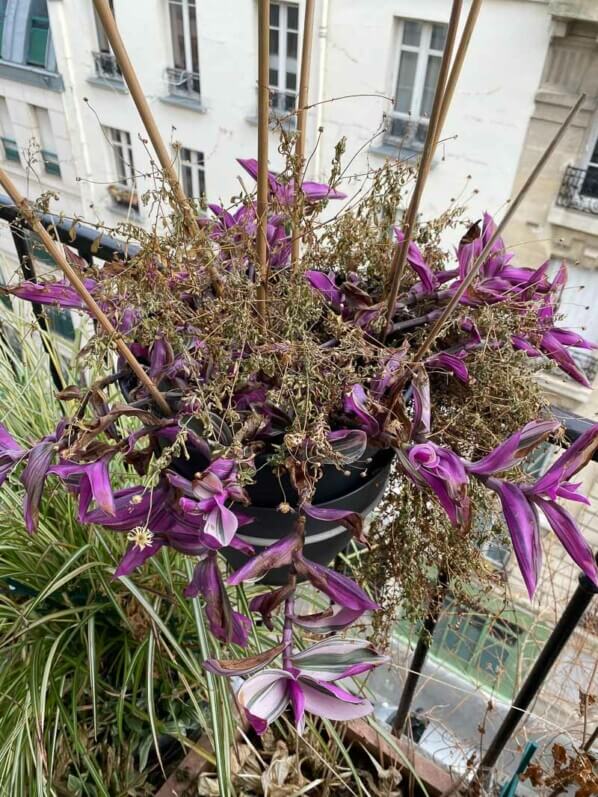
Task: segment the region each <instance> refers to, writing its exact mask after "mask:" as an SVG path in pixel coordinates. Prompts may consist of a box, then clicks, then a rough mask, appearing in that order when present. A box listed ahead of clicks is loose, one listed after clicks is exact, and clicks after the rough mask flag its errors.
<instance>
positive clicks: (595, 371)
mask: <svg viewBox="0 0 598 797" xmlns="http://www.w3.org/2000/svg"><path fill="white" fill-rule="evenodd" d="M571 354H572V356H573V359H574V360H575V362H576V363H577V365H578V366H579V368H580V369H581V370H582V371H583V372H584V374H585V375H586V376H587V378H588V381H589V382H591V383H593V382H594V380H595V379H596V376H598V357H596V355H595V354H594V352H592V351H588V350H587V349H573V351H572V352H571Z"/></svg>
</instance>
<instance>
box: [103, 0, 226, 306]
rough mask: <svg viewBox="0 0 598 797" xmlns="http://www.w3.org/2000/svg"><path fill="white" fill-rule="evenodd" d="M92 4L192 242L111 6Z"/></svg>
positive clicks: (216, 286) (188, 211)
mask: <svg viewBox="0 0 598 797" xmlns="http://www.w3.org/2000/svg"><path fill="white" fill-rule="evenodd" d="M93 4H94V7H95V10H96V12H97V15H98V17H99V19H100V22H101V23H102V26H103V28H104V32H105V33H106V37H107V39H108V41H109V42H110V46H111V47H112V50H113V52H114V56H115V58H116V60H117V62H118V66H119V67H120V71H121V72H122V76H123V78H124V81H125V83H126V84H127V87H128V89H129V91H130V92H131V97H132V98H133V102H134V103H135V106H136V107H137V111H138V113H139V116H140V117H141V121H142V122H143V126H144V127H145V129H146V131H147V134H148V136H149V139H150V141H151V142H152V146H153V148H154V150H155V152H156V155H157V156H158V161H159V162H160V166H161V167H162V170H163V171H164V176H165V177H166V180H167V182H168V184H169V186H170V190H171V191H172V194H173V196H174V199H175V201H176V203H177V205H178V207H179V208H180V210H181V212H182V214H183V221H184V225H185V230H186V232H187V235H189V237H190V238H191V239H193V238H195V237H196V235H197V233H198V231H199V228H198V226H197V221H196V219H195V213H194V211H193V208H192V206H191V203H190V202H189V199H188V197H187V195H186V194H185V191H184V190H183V187H182V185H181V183H180V181H179V178H178V176H177V173H176V170H175V168H174V164H173V159H172V158H171V156H170V153H169V151H168V148H167V146H166V144H165V143H164V140H163V138H162V136H161V135H160V131H159V130H158V125H157V124H156V120H155V119H154V116H153V114H152V112H151V109H150V107H149V103H148V101H147V99H146V98H145V94H144V93H143V89H142V87H141V83H140V82H139V78H138V77H137V73H136V72H135V69H134V67H133V64H132V63H131V59H130V58H129V54H128V53H127V50H126V47H125V43H124V42H123V40H122V36H121V35H120V32H119V30H118V27H117V25H116V20H115V19H114V14H113V13H112V10H111V8H110V3H109V2H108V0H93ZM207 270H208V274H209V276H210V282H211V285H212V289H213V290H214V293H215V294H216V295H217V296H222V295H223V288H222V280H221V279H220V276H219V274H218V272H217V270H216V268H215V266H214V264H213V263H211V262H209V263H208V265H207Z"/></svg>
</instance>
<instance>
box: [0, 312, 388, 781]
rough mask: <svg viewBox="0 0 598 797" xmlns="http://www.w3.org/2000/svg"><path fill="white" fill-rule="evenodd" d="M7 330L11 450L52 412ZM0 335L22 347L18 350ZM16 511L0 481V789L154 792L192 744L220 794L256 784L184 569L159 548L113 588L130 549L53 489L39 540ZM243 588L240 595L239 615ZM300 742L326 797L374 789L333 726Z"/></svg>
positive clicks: (1, 347) (281, 726) (282, 725)
mask: <svg viewBox="0 0 598 797" xmlns="http://www.w3.org/2000/svg"><path fill="white" fill-rule="evenodd" d="M2 329H3V337H4V340H3V341H2V342H1V343H0V422H1V423H2V424H4V425H5V426H6V427H7V428H8V429H9V430H10V432H11V434H12V435H13V436H14V437H15V438H16V439H18V440H19V441H22V442H27V441H29V440H32V439H39V438H40V437H42V436H43V435H45V434H47V433H48V430H50V429H51V428H52V419H53V418H55V417H56V413H57V412H58V411H59V407H58V402H57V401H56V399H55V398H54V391H53V388H52V385H51V383H50V380H49V373H48V360H47V356H46V354H45V353H44V352H43V350H42V349H41V347H40V346H39V339H38V338H37V335H35V336H32V334H31V328H30V327H29V326H28V325H27V324H26V323H25V322H24V321H23V320H22V319H18V318H17V317H16V316H14V315H13V314H9V313H8V312H7V311H5V310H3V311H2ZM5 339H10V341H11V342H12V344H13V346H14V345H15V343H16V342H17V341H18V344H19V345H18V347H17V348H18V349H19V350H20V351H19V352H18V354H15V351H14V350H13V349H12V348H11V347H10V346H9V345H7V344H6V342H5ZM22 501H23V487H22V485H21V484H20V482H19V480H18V478H16V477H14V476H13V477H10V478H9V481H8V482H7V483H6V484H5V485H4V488H3V490H2V491H0V784H1V786H0V794H1V795H4V794H6V795H9V794H10V795H11V797H13V796H14V797H25V796H27V797H28V795H32V794H37V795H57V796H58V797H60V796H61V795H69V796H70V795H93V797H96V796H97V797H111V796H112V795H125V794H126V795H135V796H137V795H146V794H154V793H155V790H156V786H157V784H159V783H160V782H161V781H162V780H163V779H164V774H163V771H165V772H168V771H169V770H170V769H172V767H173V765H174V762H176V761H179V760H180V759H181V758H182V756H183V755H184V754H185V753H186V752H187V751H189V750H199V748H198V746H197V744H196V742H197V739H198V738H199V736H201V735H202V734H207V735H208V737H209V738H210V741H211V743H212V745H213V749H214V753H213V755H210V756H209V759H210V763H211V764H213V765H214V767H216V765H217V769H218V774H217V775H214V776H205V777H204V780H206V778H207V780H209V781H211V782H212V783H216V784H219V785H218V788H220V789H221V791H220V793H221V794H227V793H229V791H226V789H228V788H229V787H230V788H233V787H232V786H231V784H232V783H233V781H234V782H236V783H237V784H240V783H245V782H247V783H249V782H250V781H251V778H252V777H253V778H255V773H256V767H257V768H258V769H259V767H262V770H263V772H266V773H267V772H268V771H269V767H270V764H271V759H270V758H269V756H268V755H266V756H265V758H264V757H263V755H262V754H261V753H260V752H259V751H258V750H256V749H255V748H254V747H253V744H252V743H251V742H250V741H249V740H248V739H242V740H241V747H237V746H236V742H235V739H236V738H238V737H237V736H236V734H237V733H238V729H239V719H238V715H237V713H236V709H235V706H234V701H233V700H232V699H231V692H230V688H229V682H228V680H227V679H221V678H217V677H215V676H214V675H212V674H211V673H209V672H206V670H204V669H203V667H202V665H201V662H202V661H204V660H205V659H206V658H208V657H210V656H218V655H219V653H220V651H219V644H218V642H217V641H216V640H214V639H213V638H212V637H211V636H210V635H209V634H207V633H206V628H205V627H204V620H203V616H202V611H201V601H200V598H194V599H192V600H189V599H187V598H184V597H183V587H184V584H185V583H186V581H188V578H189V573H188V567H189V565H190V562H189V561H187V562H185V560H184V559H183V557H181V556H180V555H179V554H177V553H175V552H170V551H165V552H164V555H163V556H162V557H154V558H153V559H152V562H151V564H150V566H149V567H148V568H146V569H144V570H143V571H142V572H140V573H138V574H137V576H136V578H135V580H134V581H133V580H130V579H128V578H122V579H117V580H115V579H113V578H112V575H113V573H114V569H115V565H116V563H117V562H118V560H119V558H120V557H121V556H122V553H123V550H124V548H125V546H126V544H127V543H126V540H125V539H123V538H122V537H121V536H119V535H106V534H100V533H97V532H96V530H95V529H94V528H93V527H90V526H83V525H81V524H79V523H78V522H77V521H76V519H75V518H76V501H75V500H73V499H72V498H71V497H70V496H69V495H68V493H66V492H65V491H64V490H62V489H59V488H58V483H57V482H56V484H55V485H54V486H53V489H50V490H48V491H47V494H46V496H45V498H44V502H43V511H42V512H41V513H40V521H39V529H38V532H37V534H35V535H28V534H27V533H26V532H25V529H24V524H23V515H22ZM248 593H249V594H248V595H246V594H245V592H244V590H243V588H241V587H240V588H238V599H239V605H240V606H241V607H243V606H245V608H246V606H247V601H248V599H249V598H250V596H251V593H250V591H249V590H248ZM320 608H323V607H320ZM279 632H280V620H277V619H275V620H274V630H273V632H270V631H268V630H267V629H266V628H265V627H264V626H262V625H260V626H259V627H258V626H255V625H254V626H253V628H252V630H251V633H250V635H249V643H248V649H247V650H246V651H245V653H249V654H253V655H258V654H259V653H260V652H261V651H263V650H265V649H266V648H269V647H271V646H272V644H273V639H272V636H273V634H274V635H276V634H278V633H279ZM298 643H299V646H300V647H301V646H304V645H305V644H306V642H305V641H303V640H301V639H298ZM233 655H234V654H233ZM275 733H276V737H275V738H276V739H278V740H279V741H280V743H281V744H282V743H284V744H285V745H286V747H287V749H288V750H290V751H291V752H293V751H295V749H296V745H297V743H298V742H297V736H296V731H295V729H294V728H293V727H292V725H291V724H290V723H288V722H287V721H286V720H284V721H281V722H279V723H277V725H276V727H275ZM301 744H302V746H303V747H302V749H303V750H304V751H306V750H307V751H309V756H310V757H311V758H312V759H313V760H317V761H318V762H319V768H314V766H311V767H307V768H306V771H307V772H308V773H309V772H317V778H316V780H318V779H319V780H320V782H321V783H329V784H330V787H331V788H333V789H337V787H338V784H339V783H341V782H342V783H344V784H345V785H344V788H345V790H346V793H347V794H359V795H367V794H370V793H372V794H375V793H376V792H375V791H373V792H372V791H371V775H367V774H364V770H363V768H362V770H361V771H360V770H359V768H358V767H356V766H355V765H354V764H353V758H354V756H353V754H352V753H350V752H349V746H348V745H346V744H345V743H344V742H343V739H342V735H341V732H340V731H338V730H337V729H335V726H334V723H331V722H329V721H327V720H326V721H317V720H312V719H309V720H308V722H307V725H306V729H305V734H304V739H303V741H302V742H301ZM248 750H250V751H251V756H249V757H248V753H247V751H248ZM202 755H204V756H205V753H202ZM305 755H307V753H305V752H304V756H303V757H304V758H305ZM241 761H242V762H244V763H243V767H241V768H240V764H239V762H241ZM298 761H299V760H298V759H292V760H291V761H290V764H289V762H288V761H287V764H288V765H289V766H290V765H292V766H298ZM262 765H263V766H262ZM231 766H232V767H233V768H234V769H235V772H234V773H233V772H232V770H231ZM302 766H303V765H302ZM372 767H373V769H372V771H375V766H374V765H373V764H372ZM304 768H305V767H304ZM245 770H246V772H245ZM270 772H271V768H270ZM244 773H245V774H244ZM271 774H272V773H271ZM233 775H234V777H233ZM265 777H266V780H265V781H264V782H265V783H266V782H267V778H268V777H269V776H268V775H265ZM314 777H315V776H314ZM386 777H388V778H389V779H390V780H389V782H391V781H392V779H393V778H394V775H393V776H392V777H391V775H390V774H389V775H388V776H386ZM288 779H289V782H290V783H300V784H301V785H300V787H299V789H301V788H304V789H305V791H304V792H302V793H307V792H308V791H310V790H311V787H310V783H314V786H313V787H314V788H315V781H312V780H310V779H309V777H306V775H305V774H301V772H299V769H297V771H296V772H294V771H293V770H292V768H291V769H290V770H289V772H288ZM339 779H340V780H339ZM393 782H394V781H393ZM335 784H336V785H335ZM308 787H310V788H308ZM259 793H261V792H259V791H256V794H259ZM334 793H339V792H338V791H334Z"/></svg>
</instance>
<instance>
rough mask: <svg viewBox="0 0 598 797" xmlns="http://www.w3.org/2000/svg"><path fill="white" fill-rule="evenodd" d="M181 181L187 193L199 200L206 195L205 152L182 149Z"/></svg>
mask: <svg viewBox="0 0 598 797" xmlns="http://www.w3.org/2000/svg"><path fill="white" fill-rule="evenodd" d="M180 159H181V179H182V182H183V188H184V189H185V193H186V194H187V196H188V197H190V198H191V199H197V200H199V199H200V198H201V197H202V196H205V193H206V175H205V165H204V157H203V152H197V150H194V149H187V148H186V147H181V149H180Z"/></svg>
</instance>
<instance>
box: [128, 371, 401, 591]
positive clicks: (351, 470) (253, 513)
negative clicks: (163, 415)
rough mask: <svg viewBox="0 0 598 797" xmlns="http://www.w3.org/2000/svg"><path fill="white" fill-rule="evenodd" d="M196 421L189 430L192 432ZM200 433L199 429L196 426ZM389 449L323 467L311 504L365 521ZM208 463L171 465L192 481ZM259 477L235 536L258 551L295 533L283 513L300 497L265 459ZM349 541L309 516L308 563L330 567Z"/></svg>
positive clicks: (269, 580) (385, 471)
mask: <svg viewBox="0 0 598 797" xmlns="http://www.w3.org/2000/svg"><path fill="white" fill-rule="evenodd" d="M127 387H128V386H127V385H123V384H122V383H121V389H122V390H123V393H124V395H125V397H126V398H127V399H128V398H129V391H128V390H127ZM194 423H196V422H194V421H192V422H191V424H190V428H192V429H193V428H194ZM194 431H196V432H197V433H198V434H199V435H201V429H200V428H195V429H194ZM190 453H191V452H190ZM393 456H394V454H393V452H392V450H390V449H379V448H368V449H366V451H365V452H364V455H363V457H362V459H360V460H358V461H357V462H353V463H352V464H350V465H347V466H346V467H345V469H344V470H339V469H338V468H336V467H335V466H334V465H324V466H323V467H322V477H321V479H320V480H319V481H318V483H317V485H316V491H315V495H314V498H313V504H314V505H316V506H318V507H325V508H328V509H349V510H352V511H354V512H358V513H359V514H360V515H361V516H362V517H365V516H366V515H367V514H369V512H371V511H372V510H373V509H374V508H375V507H376V506H377V504H378V503H379V502H380V501H381V499H382V497H383V495H384V491H385V489H386V482H387V480H388V475H389V472H390V465H391V462H392V459H393ZM208 465H209V462H208V461H207V460H206V459H205V458H204V457H202V456H198V455H196V456H193V455H191V456H190V458H189V459H185V458H183V457H179V458H176V459H173V460H172V462H171V463H170V467H171V468H172V469H173V470H175V471H177V473H180V474H181V476H185V478H187V479H193V477H194V474H196V473H198V472H201V471H203V470H205V468H206V467H207V466H208ZM256 467H257V472H256V479H255V482H254V483H253V484H250V485H248V486H247V488H246V490H247V493H248V495H249V498H250V500H251V504H250V506H243V507H241V511H242V512H243V514H244V515H249V516H250V517H253V518H254V521H253V523H251V524H249V525H247V526H242V527H241V528H240V529H239V531H238V532H237V536H239V537H240V538H241V539H243V540H245V541H246V542H248V543H250V544H251V545H252V546H253V547H254V549H255V552H256V553H259V552H260V551H262V550H263V549H264V548H267V547H268V546H269V545H272V543H274V542H276V541H277V540H280V539H281V538H282V537H286V536H287V535H289V534H291V532H292V531H293V525H294V522H295V520H296V514H295V512H286V513H285V512H281V511H280V510H279V506H280V505H281V504H282V503H285V504H289V505H290V506H291V507H293V508H294V507H296V506H297V502H298V496H297V492H296V490H295V488H294V487H293V485H292V484H291V480H290V478H289V476H288V474H286V473H283V474H282V475H279V474H278V473H276V472H275V471H273V470H272V468H270V467H269V465H268V464H267V455H266V454H259V455H258V456H257V457H256ZM350 538H351V535H350V532H348V531H347V530H346V529H345V528H344V526H342V525H340V524H339V523H338V522H337V521H335V522H329V521H323V520H316V519H314V518H311V517H307V518H306V524H305V548H304V553H305V556H306V557H307V558H308V559H311V560H312V561H314V562H317V563H318V564H321V565H328V564H330V563H331V562H332V561H333V560H334V559H335V557H336V556H337V554H339V553H340V552H341V551H342V550H344V549H345V548H346V547H347V545H348V543H349V540H350ZM222 554H223V555H224V557H225V558H226V559H227V561H228V562H230V564H231V565H232V566H233V567H234V568H237V567H240V566H241V565H242V564H243V563H244V562H245V561H247V557H246V556H245V555H244V554H242V553H240V552H239V551H236V550H234V549H232V548H224V549H223V550H222ZM287 577H288V568H287V567H281V568H278V569H276V570H272V571H270V573H268V575H267V576H265V577H264V579H262V583H264V584H269V585H282V584H286V583H287Z"/></svg>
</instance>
